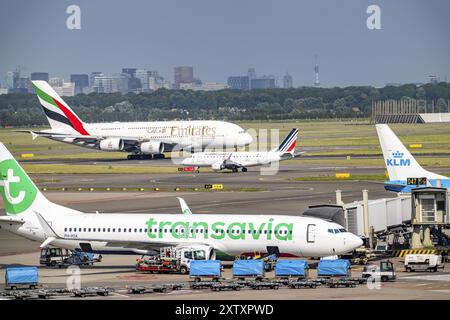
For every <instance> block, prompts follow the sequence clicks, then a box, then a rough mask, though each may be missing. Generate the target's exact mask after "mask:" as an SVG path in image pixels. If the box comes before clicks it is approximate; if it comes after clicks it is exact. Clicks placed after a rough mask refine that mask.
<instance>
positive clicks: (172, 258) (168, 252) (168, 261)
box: [136, 245, 216, 274]
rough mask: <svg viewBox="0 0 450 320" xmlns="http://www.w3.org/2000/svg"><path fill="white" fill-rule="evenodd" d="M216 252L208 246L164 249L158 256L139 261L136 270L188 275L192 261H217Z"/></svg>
mask: <svg viewBox="0 0 450 320" xmlns="http://www.w3.org/2000/svg"><path fill="white" fill-rule="evenodd" d="M215 258H216V257H215V252H214V249H213V248H212V247H211V246H208V245H186V246H177V247H163V248H161V249H160V252H159V254H158V255H156V256H152V257H150V258H145V259H144V258H142V259H138V260H137V264H136V270H137V271H140V272H150V273H181V274H187V273H188V272H189V268H190V265H191V261H192V260H215Z"/></svg>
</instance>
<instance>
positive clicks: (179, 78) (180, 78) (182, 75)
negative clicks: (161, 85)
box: [174, 66, 194, 89]
mask: <svg viewBox="0 0 450 320" xmlns="http://www.w3.org/2000/svg"><path fill="white" fill-rule="evenodd" d="M193 82H194V68H193V67H186V66H185V67H175V69H174V87H175V89H179V88H180V84H181V83H193Z"/></svg>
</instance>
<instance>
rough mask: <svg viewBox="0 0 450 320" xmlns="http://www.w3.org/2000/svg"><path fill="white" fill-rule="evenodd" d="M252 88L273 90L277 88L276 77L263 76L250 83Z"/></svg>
mask: <svg viewBox="0 0 450 320" xmlns="http://www.w3.org/2000/svg"><path fill="white" fill-rule="evenodd" d="M250 88H252V89H271V88H276V85H275V77H274V76H262V77H260V78H255V79H252V80H251V81H250Z"/></svg>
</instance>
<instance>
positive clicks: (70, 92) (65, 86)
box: [53, 82, 75, 97]
mask: <svg viewBox="0 0 450 320" xmlns="http://www.w3.org/2000/svg"><path fill="white" fill-rule="evenodd" d="M53 90H55V92H56V93H57V94H59V95H60V96H64V97H73V96H74V95H75V83H73V82H63V83H62V85H61V86H58V87H56V86H55V87H53Z"/></svg>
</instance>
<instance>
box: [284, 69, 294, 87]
mask: <svg viewBox="0 0 450 320" xmlns="http://www.w3.org/2000/svg"><path fill="white" fill-rule="evenodd" d="M283 88H285V89H290V88H292V76H291V75H290V74H289V73H288V72H286V74H285V75H284V77H283Z"/></svg>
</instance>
